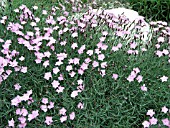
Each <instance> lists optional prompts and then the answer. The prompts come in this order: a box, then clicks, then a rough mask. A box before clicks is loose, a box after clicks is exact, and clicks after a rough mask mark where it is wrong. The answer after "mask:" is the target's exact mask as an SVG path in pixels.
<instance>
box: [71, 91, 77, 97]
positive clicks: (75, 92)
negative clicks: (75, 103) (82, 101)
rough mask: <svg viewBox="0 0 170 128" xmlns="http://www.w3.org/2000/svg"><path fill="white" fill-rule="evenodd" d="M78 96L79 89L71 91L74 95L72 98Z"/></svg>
mask: <svg viewBox="0 0 170 128" xmlns="http://www.w3.org/2000/svg"><path fill="white" fill-rule="evenodd" d="M76 96H78V91H77V90H75V91H73V92H72V93H71V97H72V98H75V97H76Z"/></svg>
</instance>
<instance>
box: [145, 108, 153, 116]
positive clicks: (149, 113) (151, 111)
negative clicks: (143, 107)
mask: <svg viewBox="0 0 170 128" xmlns="http://www.w3.org/2000/svg"><path fill="white" fill-rule="evenodd" d="M154 114H155V112H154V111H153V109H150V110H148V112H147V113H146V115H148V116H150V117H152V116H153V115H154Z"/></svg>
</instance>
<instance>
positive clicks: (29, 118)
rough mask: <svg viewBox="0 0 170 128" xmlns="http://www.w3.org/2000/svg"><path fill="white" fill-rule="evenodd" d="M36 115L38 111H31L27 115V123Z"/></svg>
mask: <svg viewBox="0 0 170 128" xmlns="http://www.w3.org/2000/svg"><path fill="white" fill-rule="evenodd" d="M38 115H39V113H38V110H35V111H32V113H31V114H29V115H28V121H31V120H33V119H35V118H36V117H37V116H38Z"/></svg>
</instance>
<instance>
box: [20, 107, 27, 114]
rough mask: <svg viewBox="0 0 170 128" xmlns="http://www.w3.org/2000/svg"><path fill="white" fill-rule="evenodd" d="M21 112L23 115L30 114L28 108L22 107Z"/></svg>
mask: <svg viewBox="0 0 170 128" xmlns="http://www.w3.org/2000/svg"><path fill="white" fill-rule="evenodd" d="M21 114H22V115H23V116H27V115H28V111H27V109H25V108H22V109H21Z"/></svg>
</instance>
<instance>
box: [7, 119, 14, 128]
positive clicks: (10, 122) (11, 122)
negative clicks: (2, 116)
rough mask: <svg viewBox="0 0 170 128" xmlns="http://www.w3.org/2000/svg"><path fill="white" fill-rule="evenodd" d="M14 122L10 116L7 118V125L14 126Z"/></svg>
mask: <svg viewBox="0 0 170 128" xmlns="http://www.w3.org/2000/svg"><path fill="white" fill-rule="evenodd" d="M14 123H15V122H14V119H13V118H12V119H11V120H8V126H9V127H13V128H14V125H15V124H14Z"/></svg>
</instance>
